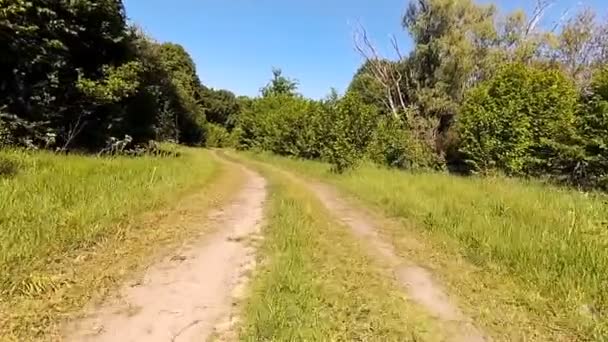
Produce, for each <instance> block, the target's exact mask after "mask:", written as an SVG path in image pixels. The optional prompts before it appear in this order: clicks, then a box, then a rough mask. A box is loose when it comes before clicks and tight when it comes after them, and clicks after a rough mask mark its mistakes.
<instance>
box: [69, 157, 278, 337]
mask: <svg viewBox="0 0 608 342" xmlns="http://www.w3.org/2000/svg"><path fill="white" fill-rule="evenodd" d="M229 163H230V162H229ZM231 164H232V165H233V167H239V168H242V169H243V175H244V177H246V182H245V186H244V187H243V188H242V189H241V191H240V192H239V193H238V195H237V196H236V197H235V199H234V200H233V201H232V202H231V203H230V204H229V205H227V206H226V207H224V208H222V209H221V210H218V211H215V212H213V213H211V214H210V215H209V217H208V221H211V222H212V224H213V225H214V226H215V227H216V228H215V233H212V234H211V235H209V236H204V237H202V238H201V239H200V240H199V241H195V242H193V243H190V244H189V245H187V246H184V247H182V248H181V250H179V251H177V253H176V254H174V255H172V256H170V257H168V258H166V259H165V260H162V261H161V262H159V263H158V264H155V265H153V266H152V267H150V268H149V269H148V270H147V272H146V274H145V277H144V279H143V281H142V282H140V283H135V284H129V285H125V286H124V288H123V289H122V290H121V293H120V300H110V301H108V302H107V303H106V304H104V305H103V306H101V307H100V308H97V309H95V310H93V312H91V313H90V314H89V315H87V317H85V318H84V319H82V320H79V321H77V322H72V323H71V324H69V326H68V328H67V329H66V333H65V339H66V340H67V341H95V342H106V341H107V342H117V341H120V342H130V341H147V342H156V341H158V342H161V341H162V342H166V341H205V340H207V339H208V338H209V337H210V336H212V335H213V334H214V333H215V334H220V335H225V334H226V333H227V330H230V328H231V324H233V323H235V322H236V320H237V317H235V316H236V312H233V307H234V306H233V302H234V301H235V300H237V299H238V298H237V297H239V296H240V295H241V292H242V289H243V288H244V285H245V283H246V282H247V277H248V274H249V273H250V271H251V269H252V268H253V267H254V266H255V256H254V252H255V251H254V249H253V247H252V246H251V243H250V241H251V238H252V237H255V235H256V234H257V233H258V231H259V229H260V225H261V221H262V218H263V217H262V216H263V205H264V201H265V198H266V181H265V180H264V178H262V177H261V176H259V175H258V174H257V173H255V172H253V171H251V170H249V169H246V168H244V167H243V166H240V165H237V164H234V163H231ZM192 224H201V223H200V222H198V223H197V222H193V223H192ZM218 330H219V331H218Z"/></svg>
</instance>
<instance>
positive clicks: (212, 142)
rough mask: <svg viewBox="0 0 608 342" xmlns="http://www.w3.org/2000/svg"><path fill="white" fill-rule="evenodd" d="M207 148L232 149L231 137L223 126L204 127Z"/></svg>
mask: <svg viewBox="0 0 608 342" xmlns="http://www.w3.org/2000/svg"><path fill="white" fill-rule="evenodd" d="M205 130H206V143H205V145H206V146H207V147H232V146H234V144H233V143H232V141H231V138H232V136H231V135H230V133H229V132H228V130H227V129H226V128H225V127H224V126H220V125H217V124H212V123H208V124H207V125H206V127H205Z"/></svg>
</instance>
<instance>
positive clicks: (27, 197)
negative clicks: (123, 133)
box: [0, 150, 217, 296]
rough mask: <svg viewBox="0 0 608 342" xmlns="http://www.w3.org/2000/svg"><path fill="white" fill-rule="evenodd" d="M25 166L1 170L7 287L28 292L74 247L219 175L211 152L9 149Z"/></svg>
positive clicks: (0, 255)
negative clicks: (135, 154) (107, 154)
mask: <svg viewBox="0 0 608 342" xmlns="http://www.w3.org/2000/svg"><path fill="white" fill-rule="evenodd" d="M0 158H1V159H4V160H10V161H11V164H14V165H17V168H16V171H15V172H16V173H15V174H13V175H8V176H4V177H0V274H2V275H3V277H2V278H1V280H0V293H1V294H3V295H9V296H14V295H20V294H26V293H27V292H29V291H30V290H31V288H30V287H31V285H29V286H28V280H31V278H32V277H35V273H37V272H38V271H43V270H44V269H45V265H47V264H48V263H49V262H52V261H53V260H55V259H57V258H60V257H61V256H62V255H63V254H65V253H66V252H69V251H72V250H75V249H79V248H82V247H87V246H89V245H92V244H95V243H97V242H98V241H99V240H100V239H103V238H105V237H107V236H109V235H112V234H118V233H120V229H123V227H121V226H120V225H118V223H121V222H123V221H125V220H127V219H128V218H129V217H130V216H132V215H135V214H138V213H140V212H142V211H145V210H149V209H153V208H156V207H159V206H161V205H163V204H166V203H168V202H169V201H171V200H173V199H175V197H176V195H179V193H180V192H182V191H185V190H187V189H189V188H192V187H194V186H197V185H201V184H205V183H207V182H209V181H210V180H211V178H212V177H213V175H214V173H215V172H216V169H217V164H216V163H215V162H214V161H213V159H212V158H211V157H210V156H209V155H208V154H207V153H205V152H201V151H195V150H187V151H184V153H183V156H181V157H166V158H162V157H152V156H147V157H139V158H129V157H115V158H95V157H89V156H77V155H56V154H52V153H48V152H24V151H2V152H0Z"/></svg>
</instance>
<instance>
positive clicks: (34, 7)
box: [0, 0, 129, 146]
mask: <svg viewBox="0 0 608 342" xmlns="http://www.w3.org/2000/svg"><path fill="white" fill-rule="evenodd" d="M0 15H1V18H0V19H1V20H0V45H2V46H3V47H5V48H3V49H2V51H0V62H1V63H0V107H1V106H4V107H6V111H7V112H8V113H9V114H11V115H14V117H15V118H17V119H19V120H16V121H15V122H28V123H32V124H34V123H35V126H36V127H37V128H36V129H34V130H23V129H20V130H19V131H18V132H13V134H14V135H16V136H17V137H18V138H19V139H21V138H23V139H26V140H28V141H32V142H34V143H37V142H40V143H41V144H42V142H41V141H42V140H43V139H42V137H41V136H40V133H43V132H46V133H47V134H53V135H55V136H57V142H56V143H57V144H58V145H59V146H63V145H66V144H67V143H69V142H71V141H72V140H73V135H74V131H75V130H77V131H88V132H92V130H93V129H94V127H98V126H99V123H100V122H107V120H108V117H107V115H108V113H109V112H110V107H111V106H112V105H113V103H110V104H108V103H106V104H104V105H102V106H99V103H95V101H90V99H89V98H88V97H87V96H88V95H89V94H86V93H83V88H81V87H79V85H78V80H80V79H87V80H90V81H92V82H98V83H99V84H103V83H107V82H109V81H110V78H112V77H114V79H116V75H113V76H112V75H111V74H112V71H113V70H118V69H117V68H119V67H120V65H122V64H124V63H127V62H129V49H128V41H127V38H128V32H127V30H126V18H125V13H124V8H123V5H122V2H121V1H119V0H97V1H70V2H68V1H50V0H39V1H28V0H14V1H10V2H8V3H7V4H6V6H5V7H4V8H3V9H2V11H1V12H0ZM51 22H52V23H53V25H49V23H51ZM115 85H116V84H115ZM114 90H115V91H118V89H117V88H116V87H115V88H114ZM127 92H128V91H127ZM115 95H118V94H117V93H115ZM121 98H122V97H121ZM115 99H118V98H117V97H115ZM15 126H19V127H23V125H15ZM36 132H37V133H36ZM91 144H93V145H94V144H95V142H94V141H93V142H91Z"/></svg>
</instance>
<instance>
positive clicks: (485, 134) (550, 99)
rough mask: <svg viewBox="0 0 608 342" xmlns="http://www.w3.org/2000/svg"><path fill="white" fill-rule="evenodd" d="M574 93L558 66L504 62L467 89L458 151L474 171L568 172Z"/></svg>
mask: <svg viewBox="0 0 608 342" xmlns="http://www.w3.org/2000/svg"><path fill="white" fill-rule="evenodd" d="M577 101H578V94H577V91H576V88H575V86H574V84H573V83H572V82H571V81H570V80H569V79H568V78H567V77H566V76H565V75H564V74H563V73H562V72H560V71H559V70H556V69H547V68H541V67H531V66H526V65H524V64H521V63H516V64H508V65H505V66H503V67H502V68H501V69H499V70H498V71H497V72H496V75H495V76H494V77H492V78H491V79H489V80H487V81H485V82H482V83H481V84H480V85H479V86H477V87H475V88H473V89H472V90H471V91H469V92H468V93H467V96H466V98H465V101H464V104H463V107H462V113H461V116H460V117H459V120H458V131H459V134H460V139H461V144H460V151H461V152H462V153H463V154H464V155H465V156H466V158H467V159H468V161H469V162H470V164H471V167H472V168H473V169H474V170H477V171H487V170H491V169H499V170H502V171H505V172H507V173H509V174H515V175H517V174H533V175H541V174H552V175H560V174H568V173H570V172H572V171H573V167H574V165H573V164H572V163H571V162H572V161H573V160H574V159H575V158H573V157H574V155H576V154H577V153H579V152H578V151H576V146H575V143H576V139H577V134H576V117H575V114H576V111H577V105H578V103H577Z"/></svg>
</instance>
